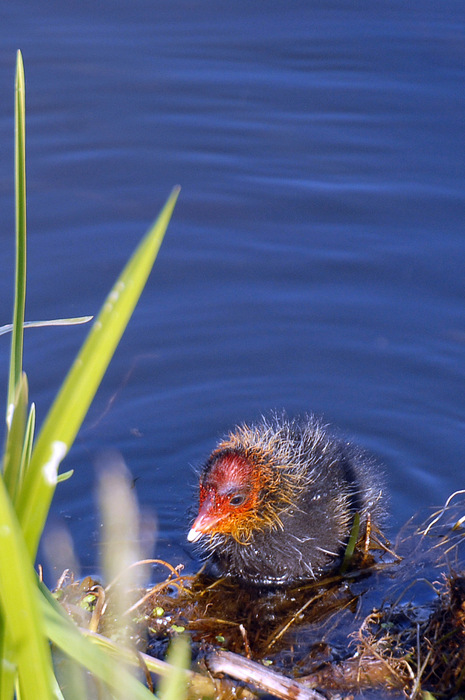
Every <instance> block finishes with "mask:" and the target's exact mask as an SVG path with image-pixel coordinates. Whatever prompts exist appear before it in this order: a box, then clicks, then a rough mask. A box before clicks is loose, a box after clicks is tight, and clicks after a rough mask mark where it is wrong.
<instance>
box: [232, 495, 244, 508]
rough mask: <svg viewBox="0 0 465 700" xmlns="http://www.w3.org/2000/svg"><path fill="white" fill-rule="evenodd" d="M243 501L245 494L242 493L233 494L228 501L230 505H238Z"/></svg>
mask: <svg viewBox="0 0 465 700" xmlns="http://www.w3.org/2000/svg"><path fill="white" fill-rule="evenodd" d="M244 501H245V496H244V494H243V493H235V494H234V496H231V498H230V499H229V503H230V504H231V505H232V506H240V505H242V503H244Z"/></svg>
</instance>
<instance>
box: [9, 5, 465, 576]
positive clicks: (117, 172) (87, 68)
mask: <svg viewBox="0 0 465 700" xmlns="http://www.w3.org/2000/svg"><path fill="white" fill-rule="evenodd" d="M0 16H1V22H0V27H1V29H0V34H1V38H2V42H1V47H2V48H1V50H0V95H1V100H0V139H1V143H2V149H3V150H2V153H3V157H2V158H1V160H0V206H1V211H2V220H3V226H2V231H1V245H2V255H1V257H0V273H1V274H0V285H1V286H0V323H7V322H8V321H9V320H10V317H11V305H12V286H13V243H14V235H13V232H14V204H13V202H14V200H13V171H12V165H13V146H12V143H13V90H12V89H13V79H14V63H15V51H16V49H17V48H21V49H22V51H23V56H24V61H25V67H26V83H27V153H28V231H29V260H28V266H29V287H28V298H27V317H28V318H29V319H38V318H54V317H63V316H68V315H69V316H70V315H82V314H93V313H96V312H97V311H98V308H99V306H100V304H101V303H102V301H103V299H104V296H105V294H106V292H107V291H108V289H109V288H110V286H111V284H112V282H113V280H114V279H115V277H116V275H117V274H118V273H119V271H120V269H121V268H122V266H123V264H124V262H125V261H126V259H127V258H128V256H129V254H130V252H131V251H132V250H133V248H134V247H135V245H136V244H137V242H138V240H139V238H140V236H141V235H142V234H143V232H144V231H145V230H146V228H147V227H148V225H149V224H150V222H151V220H152V219H153V217H154V216H155V215H156V213H157V212H158V210H159V209H160V207H161V206H162V203H163V202H164V200H165V198H166V197H167V195H168V193H169V191H170V189H171V187H172V186H173V185H175V184H177V183H179V184H181V185H182V188H183V189H182V193H181V196H180V200H179V203H178V206H177V207H176V211H175V215H174V218H173V221H172V224H171V225H170V229H169V234H168V236H167V238H166V240H165V242H164V244H163V247H162V250H161V253H160V256H159V259H158V261H157V263H156V266H155V269H154V273H153V275H152V276H151V278H150V281H149V284H148V286H147V288H146V290H145V292H144V294H143V296H142V299H141V302H140V304H139V306H138V308H137V310H136V313H135V315H134V317H133V320H132V321H131V324H130V325H129V328H128V330H127V333H126V335H125V337H124V339H123V341H122V343H121V346H120V348H119V349H118V351H117V353H116V356H115V359H114V361H113V363H112V365H111V367H110V369H109V371H108V373H107V375H106V378H105V381H104V383H103V386H102V388H101V390H100V391H99V393H98V395H97V397H96V400H95V402H94V404H93V407H92V409H91V411H90V414H89V418H88V420H87V421H86V423H85V426H84V427H83V429H82V431H81V433H80V434H79V436H78V439H77V442H76V445H75V447H74V448H73V450H72V451H71V453H70V454H69V456H68V457H67V459H66V461H65V463H64V464H63V468H64V469H70V468H73V469H74V470H75V475H74V477H73V479H72V480H71V481H68V482H66V483H65V484H63V485H61V486H60V487H59V488H58V490H57V496H56V500H55V502H54V506H53V510H52V517H51V521H52V523H65V524H66V525H67V527H68V528H69V530H70V532H71V534H72V537H73V538H74V541H75V545H76V549H77V553H78V556H79V558H80V560H81V564H82V571H83V573H87V572H89V571H95V568H96V567H97V565H98V564H97V562H98V544H97V543H98V537H99V530H100V521H99V516H98V515H97V514H96V513H95V510H94V500H93V499H94V485H95V470H94V468H95V461H96V458H97V456H98V455H99V454H100V453H101V452H102V451H104V450H106V449H108V448H116V449H118V450H120V451H121V453H122V454H123V456H124V458H125V460H126V462H127V465H128V467H129V469H130V470H131V473H132V475H133V476H134V478H135V479H136V489H137V493H138V497H139V499H140V502H141V504H142V506H143V508H144V509H147V510H150V511H151V512H156V514H157V518H158V524H159V538H158V543H157V546H156V554H157V555H158V556H162V557H165V558H169V559H170V561H172V562H173V563H175V564H176V563H179V562H183V563H185V564H186V565H187V568H188V569H189V570H194V568H195V566H196V565H195V562H193V561H192V559H191V552H190V550H189V549H188V548H187V546H186V542H185V534H186V531H187V527H188V515H187V511H188V508H189V506H190V505H191V504H192V502H193V491H192V487H193V484H194V482H195V477H194V471H193V467H195V466H198V465H199V464H200V463H201V461H202V459H203V458H205V456H206V455H208V452H209V450H210V449H211V448H212V447H213V445H214V444H215V441H216V440H217V438H218V437H219V436H221V435H222V434H223V432H224V431H225V430H227V429H229V428H230V427H231V426H232V425H234V424H235V423H236V422H237V421H242V420H253V418H254V417H257V416H259V415H260V414H261V413H263V412H267V411H269V410H271V409H277V410H281V409H283V408H285V409H286V410H287V412H288V413H289V414H290V415H296V414H299V413H304V412H307V411H314V412H316V413H317V414H320V415H323V416H324V418H325V419H326V420H327V421H328V422H331V423H334V424H335V425H337V426H338V427H339V428H340V429H341V430H342V431H343V433H344V434H347V435H348V436H350V437H351V438H353V439H354V440H355V441H357V442H359V443H360V444H361V445H363V446H364V447H365V448H367V449H368V450H370V451H372V452H373V453H374V454H375V455H376V457H377V458H378V460H379V461H380V463H381V464H383V465H384V470H385V473H386V477H387V481H388V484H389V491H390V494H391V526H392V532H393V533H395V531H396V529H397V527H398V526H399V525H400V524H401V523H402V522H403V521H404V520H405V519H407V518H408V517H409V516H410V515H411V514H412V513H413V512H415V511H417V510H418V509H420V508H423V507H429V506H432V505H437V504H439V503H442V502H443V501H444V500H445V498H446V497H447V496H448V495H449V494H450V493H451V492H452V491H454V490H455V489H457V488H461V487H463V486H464V482H463V472H464V457H465V448H464V427H465V406H464V401H463V396H464V393H465V382H464V379H465V304H464V299H465V283H464V274H463V271H464V268H465V240H464V232H463V221H464V213H465V206H464V205H465V196H464V192H465V169H464V150H465V149H464V135H463V124H464V117H465V92H464V89H463V85H464V83H465V10H464V6H463V2H462V1H461V0H460V2H459V1H454V0H443V1H442V2H441V3H440V4H438V3H436V2H429V1H428V0H427V1H426V2H425V0H421V1H419V0H418V1H417V0H413V2H410V3H408V4H405V3H402V2H396V1H394V2H393V1H392V0H389V2H387V1H386V2H384V1H381V2H377V3H368V2H361V3H356V4H355V5H354V4H353V3H349V2H347V1H342V0H341V1H336V0H335V1H332V2H328V1H327V0H325V1H324V2H323V1H319V0H318V1H317V2H313V3H308V2H304V1H300V0H296V1H295V2H293V3H291V4H289V3H287V2H283V1H282V0H279V1H273V2H268V3H266V6H265V5H264V4H263V3H250V2H245V1H244V0H239V1H236V2H234V3H228V2H223V1H222V0H220V1H219V2H217V3H215V8H214V11H213V10H212V5H211V3H208V2H205V1H204V0H200V1H199V2H195V3H192V2H185V1H184V0H176V2H165V1H164V0H159V1H158V2H157V3H153V2H149V1H148V0H138V1H137V2H133V3H124V4H123V3H121V4H116V3H111V2H108V1H107V0H105V1H103V2H99V3H98V4H95V3H90V2H80V3H72V2H39V3H37V2H32V1H31V0H29V1H27V0H17V2H15V3H9V4H6V3H5V4H4V6H3V8H2V10H1V11H0ZM85 333H86V329H85V328H68V329H63V328H55V329H41V330H30V331H28V332H27V334H26V346H25V369H26V371H27V373H28V377H29V382H30V393H31V398H32V399H33V400H34V401H35V402H36V405H37V409H38V416H39V421H42V420H43V418H44V416H45V414H46V411H47V408H48V407H49V405H50V403H51V400H52V398H53V396H54V394H55V393H56V391H57V388H58V387H59V385H60V382H61V381H62V379H63V377H64V375H65V373H66V370H67V368H68V367H69V365H70V363H71V361H72V358H73V357H74V355H75V353H76V352H77V350H78V348H79V345H80V343H81V342H82V340H83V338H84V337H85ZM8 351H9V343H8V340H7V339H5V338H3V339H2V341H1V343H0V368H3V369H2V371H1V375H2V377H3V379H2V381H1V384H0V391H1V396H2V397H3V401H4V396H5V391H6V380H7V371H6V367H7V358H8Z"/></svg>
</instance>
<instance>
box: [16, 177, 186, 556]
mask: <svg viewBox="0 0 465 700" xmlns="http://www.w3.org/2000/svg"><path fill="white" fill-rule="evenodd" d="M178 194H179V188H175V189H174V190H173V192H172V193H171V195H170V197H169V198H168V200H167V202H166V204H165V206H164V207H163V209H162V211H161V213H160V215H159V217H158V219H157V220H156V222H155V223H154V225H153V226H152V228H151V229H150V230H149V231H148V233H147V234H146V235H145V237H144V238H143V239H142V242H141V243H140V244H139V246H138V248H137V249H136V251H135V252H134V254H133V256H132V257H131V259H130V260H129V262H128V263H127V265H126V267H125V268H124V270H123V272H122V273H121V275H120V277H119V278H118V280H117V282H116V284H115V285H114V287H113V289H112V291H111V292H110V294H109V295H108V297H107V299H106V301H105V303H104V305H103V307H102V309H101V311H100V313H99V315H98V317H97V319H96V320H95V322H94V324H93V325H92V328H91V330H90V332H89V335H88V337H87V339H86V341H85V343H84V345H83V347H82V348H81V350H80V352H79V354H78V356H77V358H76V360H75V361H74V363H73V365H72V367H71V369H70V371H69V373H68V376H67V377H66V379H65V381H64V383H63V385H62V387H61V389H60V391H59V393H58V396H57V398H56V399H55V401H54V403H53V405H52V407H51V409H50V411H49V413H48V415H47V417H46V419H45V422H44V425H43V427H42V430H41V431H40V434H39V437H38V440H37V443H36V445H35V447H34V450H33V453H32V457H31V463H30V465H29V468H28V470H27V472H26V474H25V476H24V486H23V488H22V490H21V494H20V498H19V500H18V503H17V510H18V517H19V520H20V523H21V526H22V528H23V532H24V537H25V540H26V544H27V546H28V548H29V551H30V553H31V555H32V556H33V557H34V556H35V553H36V549H37V545H38V542H39V538H40V535H41V532H42V529H43V527H44V524H45V519H46V517H47V513H48V510H49V507H50V502H51V499H52V497H53V493H54V491H55V486H56V483H57V473H58V468H59V465H60V463H61V461H62V460H63V458H64V457H65V455H66V453H67V452H68V450H69V448H70V446H71V445H72V443H73V440H74V438H75V436H76V433H77V431H78V430H79V428H80V426H81V424H82V421H83V420H84V417H85V414H86V412H87V410H88V408H89V405H90V403H91V401H92V399H93V397H94V395H95V392H96V391H97V388H98V386H99V384H100V382H101V379H102V377H103V375H104V373H105V370H106V368H107V366H108V364H109V362H110V360H111V358H112V356H113V353H114V351H115V349H116V346H117V345H118V342H119V340H120V338H121V336H122V334H123V332H124V329H125V328H126V325H127V323H128V321H129V318H130V316H131V314H132V312H133V310H134V307H135V305H136V303H137V301H138V299H139V296H140V294H141V292H142V289H143V287H144V285H145V283H146V281H147V278H148V276H149V274H150V271H151V269H152V266H153V263H154V261H155V258H156V256H157V253H158V250H159V248H160V245H161V242H162V240H163V236H164V234H165V231H166V228H167V226H168V223H169V220H170V218H171V215H172V212H173V209H174V205H175V203H176V200H177V197H178Z"/></svg>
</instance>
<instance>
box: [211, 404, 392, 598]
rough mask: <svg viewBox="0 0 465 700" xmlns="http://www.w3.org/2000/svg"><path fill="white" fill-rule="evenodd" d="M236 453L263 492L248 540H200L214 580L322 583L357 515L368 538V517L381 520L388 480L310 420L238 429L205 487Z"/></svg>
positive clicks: (226, 536) (216, 456) (278, 420)
mask: <svg viewBox="0 0 465 700" xmlns="http://www.w3.org/2000/svg"><path fill="white" fill-rule="evenodd" d="M231 455H233V456H235V455H237V458H238V459H244V460H249V461H250V462H251V463H252V464H254V465H255V467H254V468H255V469H256V470H257V471H258V472H259V474H260V478H259V480H258V483H259V484H261V488H260V491H259V494H258V500H257V505H256V507H255V512H251V513H250V515H249V518H250V522H248V523H247V521H246V524H248V525H249V529H248V530H246V536H237V534H235V533H227V532H226V533H225V532H213V533H212V534H205V535H203V536H202V537H201V538H200V542H201V544H202V546H203V549H204V552H205V554H206V556H207V557H208V562H209V563H208V567H209V570H210V572H211V573H212V574H214V575H215V576H225V575H226V576H230V577H234V578H237V579H240V580H242V581H243V582H246V583H248V584H253V585H268V586H269V585H274V586H277V585H289V584H293V583H297V582H301V581H308V580H311V579H315V578H319V577H320V576H321V575H322V574H323V573H324V572H326V571H327V570H329V569H331V568H333V567H334V566H335V565H336V564H337V563H338V562H339V561H340V558H341V555H342V554H343V552H344V549H345V546H346V544H347V541H348V538H349V536H350V532H351V528H352V526H353V521H354V515H355V513H359V514H360V530H361V532H362V533H363V532H364V531H365V529H366V524H367V520H368V518H370V519H371V521H372V522H374V523H376V522H378V521H379V518H380V515H381V514H382V505H381V496H382V480H381V479H380V476H379V470H378V469H377V468H376V467H375V465H374V463H373V461H372V460H371V459H370V458H368V457H367V456H366V455H365V454H364V453H363V452H361V451H359V450H357V449H356V448H354V447H353V446H352V445H350V444H349V443H346V442H343V441H341V440H339V439H335V438H334V437H332V436H330V435H329V434H328V433H327V432H326V429H325V428H324V427H323V426H322V424H321V423H320V422H319V421H318V420H317V419H315V418H314V417H312V416H309V417H306V418H305V419H303V420H294V421H289V420H288V419H286V418H285V417H274V418H273V419H271V420H266V419H263V420H262V422H261V423H258V424H256V425H253V426H250V427H248V426H240V427H239V428H237V429H236V432H234V433H231V434H230V435H229V436H228V437H227V438H226V439H225V440H224V441H223V442H222V443H221V444H220V445H219V446H218V448H217V449H216V450H215V451H214V452H213V453H212V455H211V457H210V459H209V460H208V461H207V463H206V465H205V467H204V470H203V472H202V475H201V487H202V485H203V488H208V485H209V479H213V478H217V476H216V472H217V471H218V469H219V468H221V465H222V464H223V462H225V459H226V460H227V459H229V460H231V458H232V457H231ZM264 455H265V457H264ZM218 465H220V466H218ZM262 474H264V475H263V476H261V475H262ZM260 479H261V480H262V481H260Z"/></svg>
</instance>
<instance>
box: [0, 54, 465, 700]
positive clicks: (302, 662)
mask: <svg viewBox="0 0 465 700" xmlns="http://www.w3.org/2000/svg"><path fill="white" fill-rule="evenodd" d="M25 172H26V169H25V89H24V70H23V63H22V57H21V53H20V52H18V54H17V67H16V84H15V182H16V275H15V303H14V318H13V324H12V325H11V326H3V327H1V328H0V335H2V334H5V333H9V332H11V357H10V369H9V383H8V400H7V407H6V425H7V431H6V438H5V445H4V452H3V473H2V478H1V479H0V621H1V624H0V640H1V641H0V644H1V650H2V664H0V698H1V699H2V700H13V698H17V699H18V700H32V699H34V700H37V698H39V699H40V700H42V699H43V700H48V698H53V699H55V700H63V699H64V700H78V699H79V700H83V699H84V698H93V697H99V698H104V699H106V698H115V699H119V698H121V700H123V698H124V699H126V698H135V699H136V700H139V698H140V699H141V700H143V699H144V698H150V697H153V693H154V692H155V686H156V693H157V697H158V698H160V699H161V700H180V699H182V698H192V699H194V698H218V699H219V698H221V699H225V700H226V699H228V698H231V699H233V698H235V699H239V698H246V699H247V698H256V697H258V695H257V693H260V692H263V691H264V692H267V693H270V694H272V695H273V696H275V697H278V698H283V699H284V700H287V699H291V698H292V699H293V700H295V699H296V698H300V699H302V700H303V699H308V700H323V698H328V697H332V696H334V697H338V698H341V697H349V696H350V697H353V696H354V695H357V694H360V693H363V692H366V691H370V692H371V693H372V692H373V691H375V692H376V693H377V694H378V695H379V694H380V693H383V697H409V698H419V697H422V698H424V700H429V698H432V697H438V698H453V697H459V696H463V695H464V693H465V574H464V570H465V567H464V561H465V558H464V542H465V529H464V523H465V491H459V492H457V493H456V494H452V496H451V497H450V498H449V499H448V501H447V503H446V504H445V506H444V507H443V508H441V509H440V510H438V511H437V512H436V513H434V514H432V515H431V516H430V517H429V518H428V519H427V520H426V521H425V522H424V523H420V524H416V523H415V522H414V521H412V522H410V523H407V525H406V526H405V528H404V529H403V530H402V531H401V532H400V533H399V536H398V537H397V540H396V542H395V543H394V544H393V545H389V544H388V543H387V542H385V541H384V540H383V538H382V536H381V534H380V533H370V537H367V538H365V539H364V541H362V542H358V543H356V539H357V535H356V533H353V537H351V540H350V552H348V556H346V557H345V559H344V562H343V569H344V573H343V574H340V573H338V572H336V573H335V574H334V575H332V576H328V577H327V578H326V579H325V580H320V581H315V582H312V583H309V584H306V585H304V586H300V587H298V588H294V589H286V590H285V591H284V590H283V591H280V590H274V591H271V590H248V589H246V588H240V587H238V586H237V585H236V584H235V583H234V582H231V581H228V580H216V581H213V580H209V579H207V578H206V577H205V576H204V575H203V574H202V573H201V572H200V573H199V574H197V575H196V576H185V575H183V574H182V566H173V565H172V564H171V563H168V562H163V561H161V560H152V559H144V558H143V553H142V552H140V551H139V550H138V547H137V544H135V543H137V542H138V528H139V513H138V507H137V502H136V500H135V496H134V491H133V490H131V488H130V482H131V479H130V476H129V474H128V472H127V470H126V468H125V466H124V464H123V463H122V460H121V458H120V456H119V455H117V454H114V455H110V456H109V457H108V459H107V461H106V464H105V465H103V468H102V471H101V476H100V509H101V513H102V518H103V522H104V533H103V541H104V542H105V547H104V548H103V561H102V576H103V580H104V581H106V582H107V583H106V584H105V585H104V584H102V583H101V582H99V581H95V580H92V579H90V578H85V579H83V580H77V581H75V580H74V578H73V573H72V572H69V571H65V572H64V573H63V575H62V576H61V578H60V580H59V581H58V584H57V587H56V589H55V591H53V592H51V591H49V590H48V589H47V588H46V586H45V585H44V583H43V581H42V580H41V576H40V575H37V573H36V570H35V560H36V554H37V547H38V544H39V541H40V540H41V538H42V534H43V529H44V526H45V521H46V518H47V514H48V511H49V508H50V504H51V501H52V498H53V495H54V491H55V488H56V486H57V485H58V484H59V483H60V482H61V481H63V480H64V479H67V478H70V477H72V471H69V472H65V473H59V467H60V464H61V462H62V460H63V459H64V457H65V456H66V454H67V453H68V451H69V449H70V447H71V445H72V443H73V440H74V438H75V436H76V434H77V432H78V430H79V428H80V425H81V423H82V421H83V419H84V417H85V414H86V412H87V409H88V407H89V405H90V403H91V401H92V399H93V396H94V394H95V392H96V390H97V388H98V386H99V383H100V381H101V379H102V377H103V374H104V372H105V370H106V367H107V366H108V364H109V362H110V360H111V357H112V355H113V352H114V350H115V349H116V347H117V344H118V342H119V340H120V338H121V336H122V333H123V332H124V329H125V327H126V324H127V322H128V320H129V318H130V316H131V313H132V311H133V309H134V307H135V305H136V303H137V301H138V299H139V296H140V294H141V292H142V289H143V287H144V285H145V283H146V281H147V278H148V276H149V274H150V271H151V269H152V266H153V263H154V261H155V258H156V256H157V253H158V250H159V247H160V245H161V242H162V239H163V236H164V233H165V231H166V228H167V226H168V224H169V221H170V218H171V215H172V213H173V209H174V206H175V204H176V200H177V197H178V194H179V188H175V189H174V190H173V191H172V193H171V195H170V196H169V198H168V200H167V202H166V204H165V205H164V207H163V209H162V211H161V213H160V215H159V217H158V218H157V220H156V221H155V223H154V224H153V226H152V227H151V228H150V230H149V231H148V233H147V234H146V235H145V237H144V238H143V239H142V241H141V243H140V245H139V246H138V248H137V249H136V251H135V253H134V254H133V256H132V257H131V259H130V260H129V262H128V263H127V265H126V267H125V268H124V270H123V271H122V273H121V275H120V276H119V278H118V280H117V281H116V283H115V285H114V287H113V289H112V290H111V291H110V293H109V295H108V297H107V299H106V300H105V302H104V304H103V306H102V310H101V311H100V313H99V314H98V316H97V318H96V320H95V321H94V323H93V325H92V327H91V329H90V332H89V334H88V337H87V339H86V341H85V343H84V345H83V347H82V349H81V350H80V352H79V354H78V356H77V358H76V360H75V362H74V364H73V366H72V367H71V369H70V371H69V373H68V376H67V377H66V379H65V381H64V383H63V385H62V387H61V389H60V390H59V393H58V395H57V397H56V399H55V401H54V403H53V405H52V407H51V409H50V411H49V413H48V415H47V416H46V418H45V420H44V422H43V425H42V427H41V429H40V431H39V434H38V436H37V438H36V439H34V432H35V406H34V404H33V403H31V404H30V403H29V398H28V385H27V378H26V375H25V374H24V372H23V360H22V354H23V331H24V327H26V326H27V325H33V326H34V325H35V326H37V325H55V324H56V325H63V324H71V323H82V322H88V321H89V320H90V318H89V317H83V318H79V319H57V320H55V321H44V322H29V323H27V322H26V323H25V321H24V308H25V296H26V174H25ZM31 332H33V331H31ZM122 514H124V516H123V515H122ZM375 535H376V537H375ZM348 550H349V547H348ZM39 574H40V567H39ZM154 578H155V579H156V580H157V582H156V583H155V585H152V586H151V587H150V588H147V587H146V584H145V582H146V581H149V580H150V581H153V580H154ZM419 589H421V590H420V591H419ZM425 590H426V592H427V593H426V594H425Z"/></svg>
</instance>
